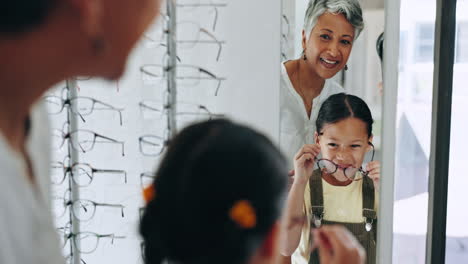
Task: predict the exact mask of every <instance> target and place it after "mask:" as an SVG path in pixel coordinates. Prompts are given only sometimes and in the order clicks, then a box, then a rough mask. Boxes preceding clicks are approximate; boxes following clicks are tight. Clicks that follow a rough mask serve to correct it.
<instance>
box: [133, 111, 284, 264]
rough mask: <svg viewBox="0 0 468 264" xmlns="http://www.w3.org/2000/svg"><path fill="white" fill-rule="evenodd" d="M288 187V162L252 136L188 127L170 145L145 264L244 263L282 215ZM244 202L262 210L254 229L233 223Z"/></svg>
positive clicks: (149, 218) (246, 131) (146, 236)
mask: <svg viewBox="0 0 468 264" xmlns="http://www.w3.org/2000/svg"><path fill="white" fill-rule="evenodd" d="M286 180H287V169H286V161H285V159H284V157H283V156H282V155H281V154H280V152H279V151H278V149H277V148H276V147H275V146H274V145H273V144H272V143H271V141H270V140H268V139H267V138H266V137H265V136H263V135H261V134H259V133H257V132H255V131H253V130H252V129H250V128H247V127H245V126H242V125H238V124H235V123H233V122H230V121H227V120H224V119H219V120H213V121H207V122H203V123H199V124H195V125H192V126H189V127H187V128H186V129H184V130H182V131H181V132H180V134H179V135H178V136H177V137H175V139H174V140H173V141H172V142H171V144H170V146H169V149H168V151H167V153H166V155H165V157H164V159H163V160H162V162H161V164H160V167H159V170H158V171H157V173H156V179H155V182H154V188H155V194H156V195H155V198H154V199H153V200H152V201H150V202H149V203H148V205H147V207H146V209H145V213H144V215H143V217H142V221H141V225H140V233H141V235H142V237H143V241H144V258H145V263H146V264H160V263H161V262H162V261H163V260H165V259H169V260H172V261H175V262H177V263H204V264H210V263H228V264H240V263H245V262H246V261H247V260H248V259H249V257H251V256H252V254H253V253H254V252H255V250H256V249H257V248H258V247H259V246H260V245H261V243H262V242H263V241H264V239H265V238H266V235H267V234H268V232H269V231H270V230H271V228H272V227H273V224H274V223H275V222H276V221H277V220H278V219H279V217H280V215H281V211H282V204H283V202H284V200H285V193H286V186H287V182H286ZM243 200H245V201H248V202H249V203H250V204H251V205H252V207H253V208H254V210H255V215H256V225H255V226H254V227H252V228H242V227H241V226H239V224H238V223H236V222H235V221H233V219H231V218H230V216H229V212H230V209H231V208H232V207H233V205H234V204H235V203H236V202H238V201H243Z"/></svg>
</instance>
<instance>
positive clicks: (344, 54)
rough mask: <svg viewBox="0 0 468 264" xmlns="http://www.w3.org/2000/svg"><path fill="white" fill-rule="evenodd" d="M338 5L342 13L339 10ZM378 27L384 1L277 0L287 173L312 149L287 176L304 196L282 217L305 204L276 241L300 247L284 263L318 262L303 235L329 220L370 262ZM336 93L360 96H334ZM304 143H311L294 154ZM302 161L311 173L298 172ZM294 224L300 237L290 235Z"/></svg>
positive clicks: (282, 139) (372, 253)
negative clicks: (349, 232) (344, 230)
mask: <svg viewBox="0 0 468 264" xmlns="http://www.w3.org/2000/svg"><path fill="white" fill-rule="evenodd" d="M338 10H347V11H346V12H344V13H345V14H346V15H345V14H343V12H337V11H338ZM340 13H341V14H340ZM361 14H362V15H361ZM361 27H363V29H362V31H361V30H359V28H361ZM383 30H384V1H383V0H380V1H375V0H372V1H371V0H368V1H357V0H349V1H333V0H311V1H310V3H309V1H307V0H298V1H291V0H283V10H282V29H281V58H282V64H281V88H280V147H281V149H282V151H283V153H285V154H286V157H287V159H288V164H289V166H290V169H291V170H293V169H294V168H295V164H294V163H295V162H293V161H294V160H295V158H299V159H300V157H302V156H303V155H304V153H312V155H311V156H308V161H306V162H302V163H301V162H300V161H298V162H296V163H297V164H296V171H294V172H293V171H291V173H290V174H291V175H293V174H294V177H293V178H291V181H290V182H291V183H293V182H294V183H293V184H292V185H291V186H290V194H291V193H293V192H298V193H302V192H304V196H303V198H300V199H296V200H292V198H291V197H293V196H292V195H291V196H289V197H288V201H287V207H288V208H287V213H286V217H287V218H288V217H291V216H293V215H294V213H293V212H291V211H290V208H293V207H291V205H294V204H298V203H303V204H304V205H305V206H304V209H303V211H302V212H300V211H297V212H296V215H305V216H306V217H305V218H304V219H305V221H303V224H302V226H299V227H294V228H293V229H288V231H287V232H291V234H288V236H287V237H288V238H287V240H286V241H283V242H284V243H283V244H285V245H289V244H291V243H292V244H294V243H299V246H298V247H297V248H296V250H295V251H294V252H292V251H291V250H289V251H290V252H286V253H290V254H291V255H292V256H291V257H284V260H283V263H290V262H291V261H292V263H318V258H317V255H316V253H314V252H311V250H310V246H309V245H310V243H311V239H312V238H311V237H310V236H309V235H308V234H310V227H311V226H316V227H318V226H321V225H323V224H329V223H345V225H346V226H347V227H348V229H350V230H354V231H352V232H353V233H354V234H355V235H356V237H357V238H358V240H359V241H360V242H361V243H362V244H363V246H364V247H365V248H366V250H367V254H368V255H367V258H368V263H375V255H376V229H377V225H376V222H377V212H378V210H379V208H378V204H379V203H378V187H379V185H378V177H379V173H377V169H376V168H377V167H378V166H379V165H378V164H379V163H378V161H379V160H380V156H381V155H380V154H381V148H380V140H381V129H380V128H381V116H382V114H381V111H382V91H383V90H382V87H383V86H382V67H381V60H380V58H379V54H378V52H379V51H380V53H381V52H382V47H383V46H382V44H383V35H382V33H383ZM338 93H346V94H348V95H354V96H357V97H358V98H360V99H362V100H360V99H358V98H355V97H350V96H333V95H334V94H338ZM330 96H332V98H330ZM329 98H330V99H329ZM327 99H329V100H327ZM324 103H325V106H324V109H323V110H322V111H320V108H321V107H322V105H324ZM365 105H367V106H368V108H369V109H370V112H371V114H372V119H373V120H374V123H373V125H372V128H370V127H369V126H367V125H366V124H369V123H371V122H369V116H368V113H366V111H363V109H365V108H366V107H365ZM319 112H320V114H319ZM319 115H320V117H319ZM353 117H354V118H353ZM317 118H319V120H320V121H319V122H318V125H319V126H320V128H319V131H318V133H317V134H316V126H317V124H316V121H317ZM370 142H371V144H369V143H370ZM305 144H317V145H316V147H310V146H309V147H306V148H304V149H303V150H302V151H301V152H300V153H299V152H298V151H299V150H300V149H301V148H303V146H304V145H305ZM314 148H315V149H314ZM318 150H320V151H318ZM316 152H319V154H318V155H315V154H316ZM296 155H297V156H296ZM301 166H302V167H301ZM308 166H309V167H310V166H313V169H312V170H310V171H314V173H312V172H311V173H306V172H305V171H304V170H301V168H307V167H308ZM291 175H290V176H291ZM310 175H312V176H310ZM309 177H310V178H309ZM300 179H306V181H301V180H300ZM373 179H374V180H373ZM296 197H302V196H301V195H299V196H296ZM299 207H301V206H299ZM299 207H298V208H299ZM296 228H299V229H300V236H297V235H293V233H292V232H296V233H294V234H298V229H296ZM297 240H299V242H297ZM286 251H288V250H286ZM283 253H285V252H283ZM290 254H285V255H290ZM309 261H311V262H309Z"/></svg>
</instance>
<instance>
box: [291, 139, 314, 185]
mask: <svg viewBox="0 0 468 264" xmlns="http://www.w3.org/2000/svg"><path fill="white" fill-rule="evenodd" d="M319 153H320V146H319V145H318V144H313V145H312V144H310V145H304V146H303V147H302V148H301V149H300V150H299V151H298V152H297V154H296V156H295V157H294V174H295V175H294V182H298V181H300V182H301V183H307V181H308V180H309V178H310V177H311V176H312V172H313V170H314V164H315V158H316V157H317V155H318V154H319Z"/></svg>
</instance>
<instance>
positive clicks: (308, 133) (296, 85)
mask: <svg viewBox="0 0 468 264" xmlns="http://www.w3.org/2000/svg"><path fill="white" fill-rule="evenodd" d="M363 27H364V24H363V20H362V10H361V7H360V5H359V2H358V0H311V1H310V2H309V5H308V7H307V11H306V14H305V19H304V29H303V31H302V48H303V53H302V56H301V57H300V58H298V59H295V60H289V61H286V62H283V63H282V65H281V68H282V73H281V90H280V111H281V113H280V122H281V124H280V126H281V132H280V145H281V149H282V150H283V152H284V153H286V157H287V158H288V162H289V167H290V168H291V169H292V168H293V158H294V155H295V154H296V152H297V150H299V149H300V148H301V147H302V146H303V145H304V144H312V143H313V136H314V132H315V120H316V119H317V114H318V110H319V109H320V106H321V105H322V103H323V102H324V101H325V100H326V99H327V98H328V97H329V96H330V95H333V94H336V93H342V92H344V90H343V88H342V87H341V86H340V85H339V84H338V83H336V82H334V81H333V80H330V78H332V77H333V76H335V75H336V74H337V73H338V72H339V71H340V70H342V69H345V70H346V69H347V66H346V63H347V62H348V58H349V55H350V53H351V49H352V47H353V42H354V41H355V40H356V38H357V37H358V36H359V33H360V32H361V31H362V29H363Z"/></svg>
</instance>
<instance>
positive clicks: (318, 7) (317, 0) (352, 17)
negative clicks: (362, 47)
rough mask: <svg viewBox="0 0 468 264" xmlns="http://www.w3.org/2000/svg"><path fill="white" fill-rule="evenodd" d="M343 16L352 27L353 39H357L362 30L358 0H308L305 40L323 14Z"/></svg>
mask: <svg viewBox="0 0 468 264" xmlns="http://www.w3.org/2000/svg"><path fill="white" fill-rule="evenodd" d="M326 12H328V13H332V14H343V15H344V16H345V17H346V19H347V20H348V22H349V23H350V24H351V25H352V26H353V27H354V39H357V38H358V36H359V34H360V33H361V31H362V30H363V28H364V21H363V19H362V9H361V5H360V4H359V2H358V0H310V1H309V5H308V7H307V11H306V13H305V18H304V31H305V33H306V39H308V38H309V36H310V32H312V29H313V28H314V27H315V25H316V24H317V20H318V18H319V17H320V16H321V15H323V14H324V13H326Z"/></svg>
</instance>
